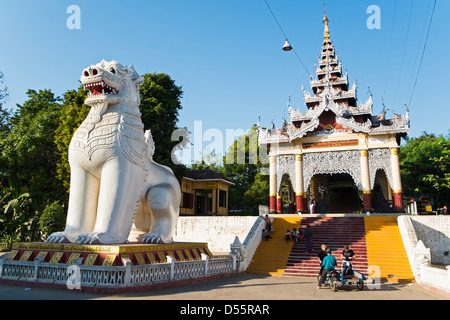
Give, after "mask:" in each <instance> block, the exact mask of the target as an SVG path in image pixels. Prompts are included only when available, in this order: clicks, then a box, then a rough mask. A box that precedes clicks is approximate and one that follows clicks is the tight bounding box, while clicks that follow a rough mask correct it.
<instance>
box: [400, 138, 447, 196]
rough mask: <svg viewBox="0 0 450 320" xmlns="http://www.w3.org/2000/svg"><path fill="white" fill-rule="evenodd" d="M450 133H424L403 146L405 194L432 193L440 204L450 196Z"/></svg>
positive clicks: (401, 153)
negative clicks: (445, 134) (437, 134)
mask: <svg viewBox="0 0 450 320" xmlns="http://www.w3.org/2000/svg"><path fill="white" fill-rule="evenodd" d="M449 139H450V133H449V134H447V136H444V135H440V136H435V135H433V134H428V133H424V134H422V135H421V136H420V137H418V138H415V139H410V140H408V141H407V142H406V145H405V146H402V147H401V148H400V153H399V156H400V169H401V174H402V182H403V189H404V191H405V194H418V195H428V196H431V197H432V198H434V199H435V201H437V202H439V203H444V202H445V201H448V199H450V140H449Z"/></svg>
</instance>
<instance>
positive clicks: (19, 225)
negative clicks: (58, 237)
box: [0, 192, 43, 247]
mask: <svg viewBox="0 0 450 320" xmlns="http://www.w3.org/2000/svg"><path fill="white" fill-rule="evenodd" d="M42 195H43V194H42V193H40V192H27V193H23V194H20V195H19V196H18V197H16V198H13V199H12V200H10V201H9V202H8V204H6V205H5V206H4V207H3V212H2V213H1V214H0V224H1V225H2V231H1V237H2V239H3V242H6V243H7V244H8V246H9V247H10V246H11V245H12V242H14V241H36V240H38V239H40V233H39V228H38V222H39V215H40V212H41V206H40V203H41V201H42Z"/></svg>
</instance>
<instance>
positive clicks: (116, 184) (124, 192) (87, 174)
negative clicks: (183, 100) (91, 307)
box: [47, 60, 181, 244]
mask: <svg viewBox="0 0 450 320" xmlns="http://www.w3.org/2000/svg"><path fill="white" fill-rule="evenodd" d="M143 81H144V80H143V78H142V77H140V76H139V74H138V73H137V72H136V71H135V69H134V67H133V66H130V67H127V66H122V65H121V64H120V63H118V62H117V61H111V62H107V61H104V60H103V61H101V62H100V63H98V64H96V65H93V66H90V67H88V68H86V69H85V70H83V73H82V76H81V83H82V84H83V86H84V88H85V89H86V90H87V91H88V98H87V99H86V101H85V103H86V104H87V105H89V106H90V107H91V110H90V112H89V114H88V116H87V117H86V119H85V120H84V122H83V123H82V124H81V126H80V127H79V128H78V129H77V130H76V132H75V134H74V136H73V138H72V141H71V143H70V146H69V164H70V170H71V178H70V195H69V207H68V213H67V221H66V228H65V230H64V231H62V232H56V233H53V234H51V235H50V236H49V237H48V239H47V242H50V243H65V242H72V243H80V244H96V243H99V244H119V243H124V242H127V239H128V237H129V235H130V231H131V228H132V227H133V223H134V229H136V230H145V232H144V233H145V235H144V236H143V238H142V241H143V242H144V243H172V242H173V235H174V232H175V226H176V221H177V219H178V216H179V206H180V200H181V191H180V185H179V183H178V181H177V179H176V178H175V176H174V174H173V172H172V170H171V169H170V168H168V167H165V166H162V165H160V164H157V163H156V162H154V161H153V158H152V156H153V152H154V143H153V139H152V136H151V132H150V131H147V132H144V125H143V123H142V120H141V113H140V111H139V104H140V96H139V85H141V84H142V83H143Z"/></svg>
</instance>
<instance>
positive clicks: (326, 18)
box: [323, 3, 331, 42]
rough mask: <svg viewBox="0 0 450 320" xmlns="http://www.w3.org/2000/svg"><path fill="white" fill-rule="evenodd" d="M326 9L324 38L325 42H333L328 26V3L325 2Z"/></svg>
mask: <svg viewBox="0 0 450 320" xmlns="http://www.w3.org/2000/svg"><path fill="white" fill-rule="evenodd" d="M323 6H324V9H325V16H324V17H323V23H324V24H325V29H324V32H323V38H324V42H331V39H330V30H329V28H328V17H327V5H326V3H324V4H323Z"/></svg>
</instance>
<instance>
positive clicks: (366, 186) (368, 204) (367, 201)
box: [359, 150, 372, 210]
mask: <svg viewBox="0 0 450 320" xmlns="http://www.w3.org/2000/svg"><path fill="white" fill-rule="evenodd" d="M359 154H360V163H361V185H362V188H363V202H364V210H372V192H371V190H370V176H369V159H368V152H367V150H360V151H359Z"/></svg>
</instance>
